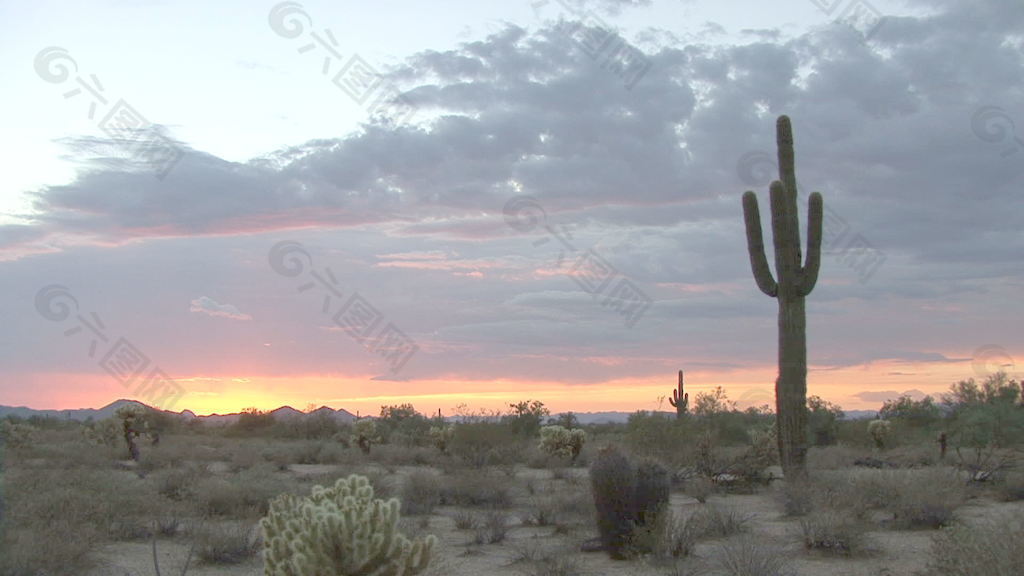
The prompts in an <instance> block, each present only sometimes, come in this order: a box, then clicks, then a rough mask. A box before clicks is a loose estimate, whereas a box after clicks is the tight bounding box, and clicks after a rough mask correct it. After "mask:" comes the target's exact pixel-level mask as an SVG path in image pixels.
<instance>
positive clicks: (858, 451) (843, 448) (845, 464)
mask: <svg viewBox="0 0 1024 576" xmlns="http://www.w3.org/2000/svg"><path fill="white" fill-rule="evenodd" d="M865 434H866V432H865ZM869 454H870V452H869V451H868V450H865V449H864V448H861V447H854V446H849V445H847V444H835V445H832V446H811V448H810V449H809V450H808V451H807V469H808V470H841V469H844V468H849V467H851V466H853V463H854V462H855V461H856V460H857V459H859V458H863V457H865V456H868V455H869Z"/></svg>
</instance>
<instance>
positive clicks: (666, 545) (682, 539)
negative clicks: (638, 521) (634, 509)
mask: <svg viewBox="0 0 1024 576" xmlns="http://www.w3.org/2000/svg"><path fill="white" fill-rule="evenodd" d="M705 530H706V524H705V523H704V520H703V518H702V516H701V515H700V514H692V515H690V516H682V515H677V514H675V513H674V512H673V511H672V510H671V509H670V508H665V509H663V510H662V511H661V513H660V514H658V516H657V517H656V518H655V519H654V520H653V521H652V522H649V523H648V524H647V525H645V526H642V527H640V528H639V529H638V530H637V532H636V533H635V534H634V538H633V544H634V546H635V547H636V549H637V550H638V551H639V552H641V553H642V554H648V555H649V557H650V559H652V560H656V561H660V560H674V559H677V558H683V557H686V556H689V555H690V554H691V553H692V552H693V548H694V546H695V545H696V544H697V540H698V539H700V538H701V537H703V536H705V535H706V534H705Z"/></svg>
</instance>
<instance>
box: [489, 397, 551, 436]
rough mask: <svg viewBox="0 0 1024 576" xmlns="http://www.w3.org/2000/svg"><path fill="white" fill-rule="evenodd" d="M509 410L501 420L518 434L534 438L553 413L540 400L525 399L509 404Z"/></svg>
mask: <svg viewBox="0 0 1024 576" xmlns="http://www.w3.org/2000/svg"><path fill="white" fill-rule="evenodd" d="M508 407H509V410H508V412H507V413H506V414H505V415H504V416H502V418H501V422H502V424H504V425H506V426H507V427H508V429H509V430H510V431H511V432H512V433H513V434H514V435H516V436H519V437H521V438H533V437H534V436H536V435H537V431H538V430H540V426H541V423H542V422H544V420H545V418H547V417H548V416H550V415H551V411H550V410H548V409H547V408H545V407H544V403H543V402H541V401H540V400H525V401H522V402H516V403H515V404H509V405H508Z"/></svg>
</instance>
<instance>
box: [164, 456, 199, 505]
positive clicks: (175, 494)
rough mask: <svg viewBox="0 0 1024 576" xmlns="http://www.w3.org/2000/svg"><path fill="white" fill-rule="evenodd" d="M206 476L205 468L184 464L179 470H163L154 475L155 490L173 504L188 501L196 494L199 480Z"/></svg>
mask: <svg viewBox="0 0 1024 576" xmlns="http://www.w3.org/2000/svg"><path fill="white" fill-rule="evenodd" d="M206 475H207V466H205V465H202V464H186V465H185V466H183V467H181V468H171V469H164V470H161V471H160V472H159V474H157V475H156V477H155V479H156V486H157V488H156V490H157V493H159V494H160V495H161V496H164V497H165V498H167V499H169V500H173V501H175V502H180V501H182V500H189V499H191V498H192V497H193V496H195V494H196V490H197V484H198V483H199V480H200V479H201V478H202V477H204V476H206Z"/></svg>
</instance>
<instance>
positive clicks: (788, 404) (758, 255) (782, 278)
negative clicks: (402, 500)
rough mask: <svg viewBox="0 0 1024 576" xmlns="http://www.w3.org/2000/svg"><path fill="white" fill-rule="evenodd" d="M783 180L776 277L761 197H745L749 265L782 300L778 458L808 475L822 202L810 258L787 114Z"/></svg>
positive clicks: (775, 216)
mask: <svg viewBox="0 0 1024 576" xmlns="http://www.w3.org/2000/svg"><path fill="white" fill-rule="evenodd" d="M776 142H777V145H778V152H779V180H776V181H774V182H772V183H771V189H770V191H769V192H770V200H771V211H772V235H773V244H774V246H775V271H776V276H777V277H778V281H776V280H775V278H773V277H772V273H771V270H770V268H769V267H768V258H767V256H766V255H765V250H764V239H763V236H762V232H761V214H760V211H759V210H758V206H757V196H756V195H755V194H754V193H753V192H752V191H747V192H746V193H745V194H744V195H743V217H744V223H745V225H746V231H747V249H748V252H749V255H750V267H751V270H752V271H753V273H754V280H755V281H756V282H757V287H758V288H759V289H760V290H761V291H762V292H764V293H765V294H767V295H768V296H771V297H773V298H775V299H776V300H778V303H779V376H778V379H777V380H776V381H775V420H776V424H777V429H778V442H779V459H780V460H781V462H782V470H783V473H784V474H785V475H786V476H787V477H797V476H803V475H805V472H806V470H805V460H806V456H807V319H806V315H805V310H804V298H805V297H806V296H807V295H808V294H810V292H811V290H812V289H814V285H815V283H816V282H817V280H818V269H819V267H820V263H821V226H822V211H823V202H822V199H821V194H819V193H818V192H814V193H813V194H811V195H810V198H809V200H808V210H807V212H808V214H807V218H808V223H807V227H808V228H807V260H806V262H804V260H803V256H802V254H801V249H800V226H799V220H798V218H797V205H796V195H797V189H796V168H795V160H794V154H793V129H792V126H791V125H790V121H789V118H788V117H786V116H780V117H779V119H778V122H777V124H776Z"/></svg>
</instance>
